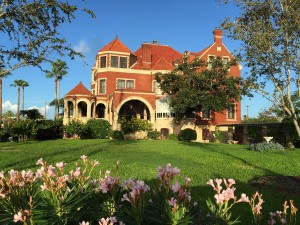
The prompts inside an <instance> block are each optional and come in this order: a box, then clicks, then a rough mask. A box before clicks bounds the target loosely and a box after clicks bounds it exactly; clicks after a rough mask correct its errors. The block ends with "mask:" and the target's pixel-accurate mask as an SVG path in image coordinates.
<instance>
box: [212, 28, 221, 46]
mask: <svg viewBox="0 0 300 225" xmlns="http://www.w3.org/2000/svg"><path fill="white" fill-rule="evenodd" d="M213 34H214V42H217V43H222V31H221V30H214V32H213Z"/></svg>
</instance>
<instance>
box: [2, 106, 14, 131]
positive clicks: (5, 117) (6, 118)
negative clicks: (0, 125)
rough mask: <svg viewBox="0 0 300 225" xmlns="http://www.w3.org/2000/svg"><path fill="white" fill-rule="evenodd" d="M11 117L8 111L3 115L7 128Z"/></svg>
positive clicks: (12, 114) (11, 114)
mask: <svg viewBox="0 0 300 225" xmlns="http://www.w3.org/2000/svg"><path fill="white" fill-rule="evenodd" d="M12 117H14V113H13V112H12V111H11V110H8V111H7V112H6V113H4V114H3V119H4V120H5V122H6V125H7V127H9V125H10V122H11V121H12Z"/></svg>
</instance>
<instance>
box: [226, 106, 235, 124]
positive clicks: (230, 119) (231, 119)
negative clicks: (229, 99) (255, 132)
mask: <svg viewBox="0 0 300 225" xmlns="http://www.w3.org/2000/svg"><path fill="white" fill-rule="evenodd" d="M232 105H233V106H234V118H228V113H229V111H228V109H227V110H226V119H227V120H229V121H235V120H236V115H237V104H236V103H232Z"/></svg>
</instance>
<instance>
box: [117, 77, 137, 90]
mask: <svg viewBox="0 0 300 225" xmlns="http://www.w3.org/2000/svg"><path fill="white" fill-rule="evenodd" d="M117 89H134V80H125V79H118V81H117Z"/></svg>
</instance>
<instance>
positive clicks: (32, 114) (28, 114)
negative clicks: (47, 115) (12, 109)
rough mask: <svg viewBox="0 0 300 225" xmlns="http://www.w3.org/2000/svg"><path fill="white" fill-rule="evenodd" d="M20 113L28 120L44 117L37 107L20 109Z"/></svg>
mask: <svg viewBox="0 0 300 225" xmlns="http://www.w3.org/2000/svg"><path fill="white" fill-rule="evenodd" d="M20 114H21V115H23V117H24V118H27V119H29V120H37V119H43V118H44V117H43V115H42V114H41V113H40V111H39V110H38V109H28V110H21V111H20Z"/></svg>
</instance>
